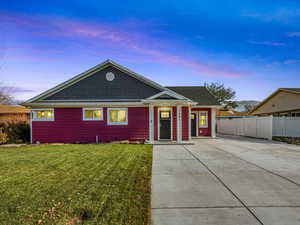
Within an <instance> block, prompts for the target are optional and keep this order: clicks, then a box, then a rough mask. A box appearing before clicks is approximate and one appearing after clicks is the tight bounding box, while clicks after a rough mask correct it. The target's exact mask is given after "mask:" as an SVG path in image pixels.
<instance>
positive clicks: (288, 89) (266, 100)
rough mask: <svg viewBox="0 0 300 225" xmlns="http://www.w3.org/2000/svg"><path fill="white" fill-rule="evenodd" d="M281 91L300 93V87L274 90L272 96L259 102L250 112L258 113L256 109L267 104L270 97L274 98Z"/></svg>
mask: <svg viewBox="0 0 300 225" xmlns="http://www.w3.org/2000/svg"><path fill="white" fill-rule="evenodd" d="M280 92H286V93H291V94H300V88H278V89H277V90H276V91H274V92H273V93H272V94H271V95H270V96H268V97H267V98H266V99H264V100H263V101H262V102H261V103H260V104H258V105H257V106H256V107H255V108H254V109H253V110H252V111H251V112H250V114H256V113H255V111H257V110H258V109H259V108H261V107H262V106H263V105H265V104H266V103H267V102H269V100H270V99H272V98H273V97H274V96H275V95H277V94H278V93H280Z"/></svg>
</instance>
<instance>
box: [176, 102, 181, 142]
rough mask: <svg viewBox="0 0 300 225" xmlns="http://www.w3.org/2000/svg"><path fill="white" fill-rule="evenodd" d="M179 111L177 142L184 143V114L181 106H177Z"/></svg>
mask: <svg viewBox="0 0 300 225" xmlns="http://www.w3.org/2000/svg"><path fill="white" fill-rule="evenodd" d="M176 110H177V142H181V141H182V112H181V106H180V105H177V106H176Z"/></svg>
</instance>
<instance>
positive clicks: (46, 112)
mask: <svg viewBox="0 0 300 225" xmlns="http://www.w3.org/2000/svg"><path fill="white" fill-rule="evenodd" d="M32 120H33V121H53V120H54V109H33V110H32Z"/></svg>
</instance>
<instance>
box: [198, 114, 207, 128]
mask: <svg viewBox="0 0 300 225" xmlns="http://www.w3.org/2000/svg"><path fill="white" fill-rule="evenodd" d="M199 127H200V128H206V127H208V113H207V111H199Z"/></svg>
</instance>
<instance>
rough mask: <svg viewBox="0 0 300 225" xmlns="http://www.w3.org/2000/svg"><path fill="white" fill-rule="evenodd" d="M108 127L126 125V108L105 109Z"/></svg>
mask: <svg viewBox="0 0 300 225" xmlns="http://www.w3.org/2000/svg"><path fill="white" fill-rule="evenodd" d="M107 123H108V125H127V124H128V109H127V108H108V109H107Z"/></svg>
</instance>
